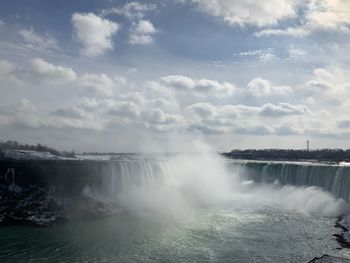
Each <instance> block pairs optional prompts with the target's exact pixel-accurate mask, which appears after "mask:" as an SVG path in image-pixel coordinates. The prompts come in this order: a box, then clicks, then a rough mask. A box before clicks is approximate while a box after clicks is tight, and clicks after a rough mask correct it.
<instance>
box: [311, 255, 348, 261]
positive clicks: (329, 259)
mask: <svg viewBox="0 0 350 263" xmlns="http://www.w3.org/2000/svg"><path fill="white" fill-rule="evenodd" d="M309 263H350V259H346V258H340V257H333V256H330V255H323V256H322V257H319V258H318V257H316V258H314V259H312V260H311V261H309Z"/></svg>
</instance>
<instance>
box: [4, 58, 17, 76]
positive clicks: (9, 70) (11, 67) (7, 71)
mask: <svg viewBox="0 0 350 263" xmlns="http://www.w3.org/2000/svg"><path fill="white" fill-rule="evenodd" d="M16 69H17V66H16V65H15V64H13V63H11V62H9V61H8V60H0V79H1V78H3V77H6V76H9V75H11V74H13V73H14V72H15V71H16Z"/></svg>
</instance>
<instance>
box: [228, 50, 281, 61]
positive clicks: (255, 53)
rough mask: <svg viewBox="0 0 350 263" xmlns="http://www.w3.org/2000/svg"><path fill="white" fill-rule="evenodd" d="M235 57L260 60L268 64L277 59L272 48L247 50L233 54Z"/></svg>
mask: <svg viewBox="0 0 350 263" xmlns="http://www.w3.org/2000/svg"><path fill="white" fill-rule="evenodd" d="M235 55H236V56H240V57H254V58H257V59H258V60H260V61H261V62H268V61H271V60H275V59H278V57H277V56H276V54H275V51H274V49H273V48H267V49H257V50H248V51H243V52H239V53H235Z"/></svg>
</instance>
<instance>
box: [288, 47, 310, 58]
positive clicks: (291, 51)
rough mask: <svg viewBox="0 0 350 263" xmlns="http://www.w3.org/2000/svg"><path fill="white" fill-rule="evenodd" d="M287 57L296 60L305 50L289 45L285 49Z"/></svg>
mask: <svg viewBox="0 0 350 263" xmlns="http://www.w3.org/2000/svg"><path fill="white" fill-rule="evenodd" d="M287 52H288V59H291V60H297V59H300V58H302V57H304V56H305V55H306V51H305V50H303V49H300V48H297V47H295V46H293V45H292V46H289V47H288V49H287Z"/></svg>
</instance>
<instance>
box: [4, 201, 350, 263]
mask: <svg viewBox="0 0 350 263" xmlns="http://www.w3.org/2000/svg"><path fill="white" fill-rule="evenodd" d="M334 222H335V219H334V218H325V217H320V216H312V215H305V214H301V213H297V212H295V211H288V210H284V209H278V208H272V207H268V206H263V207H262V206H256V207H251V206H250V207H244V206H243V205H242V206H241V207H240V208H237V207H236V208H230V207H221V208H216V209H212V208H200V209H196V210H191V211H187V213H186V214H185V215H179V216H174V215H166V214H160V213H155V212H151V211H150V212H142V213H136V214H135V213H133V214H131V213H121V214H118V215H114V216H109V217H104V218H99V219H89V220H87V219H86V220H81V221H75V222H69V223H65V224H62V225H59V226H54V227H48V228H36V227H30V226H6V227H1V228H0V262H2V263H7V262H17V263H19V262H240V263H242V262H243V263H244V262H305V261H307V260H310V259H312V258H313V257H315V256H320V255H322V254H324V253H329V254H333V255H341V254H344V253H346V250H337V249H336V248H337V247H339V245H338V244H337V243H336V241H335V240H334V238H333V237H332V234H334V233H336V232H337V231H338V230H337V229H335V228H334V227H333V225H334Z"/></svg>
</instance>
